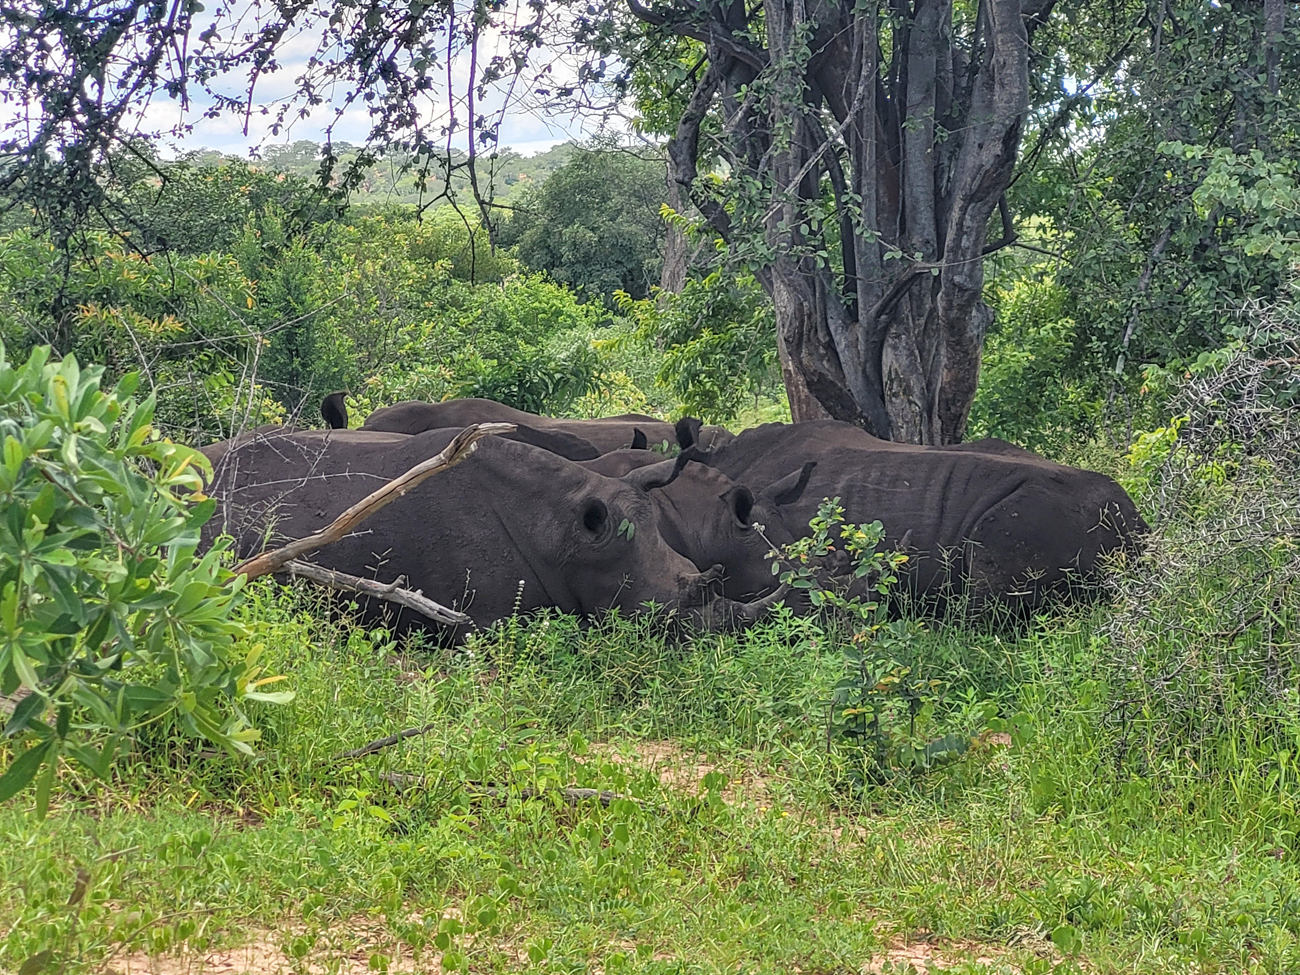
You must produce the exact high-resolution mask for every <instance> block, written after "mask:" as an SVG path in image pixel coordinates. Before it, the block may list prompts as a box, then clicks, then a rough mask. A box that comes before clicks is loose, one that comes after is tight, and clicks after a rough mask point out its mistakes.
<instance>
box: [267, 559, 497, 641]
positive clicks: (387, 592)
mask: <svg viewBox="0 0 1300 975" xmlns="http://www.w3.org/2000/svg"><path fill="white" fill-rule="evenodd" d="M280 571H281V572H287V573H288V574H289V575H292V576H299V577H301V578H303V579H310V580H311V581H312V582H318V583H320V584H321V585H323V586H329V587H330V588H331V589H339V590H342V591H343V592H355V593H360V594H361V595H363V596H373V597H375V598H376V599H384V600H387V601H388V602H390V603H397V604H398V605H399V606H405V607H406V608H407V609H412V610H415V612H417V613H420V614H421V615H422V616H427V617H429V619H431V620H434V621H435V622H438V623H446V624H448V625H449V626H464V625H465V624H467V623H472V622H473V620H472V619H471V618H470V617H469V616H466V615H465V614H464V613H461V612H459V611H457V610H454V609H448V608H447V607H446V606H444V605H442V604H441V603H435V602H434V601H433V600H432V599H430V598H429V597H427V596H425V595H424V593H422V592H420V591H419V590H418V589H403V588H402V585H401V584H402V583H403V582H404V581H405V577H404V576H398V577H397V579H395V580H394V581H393V582H387V583H385V582H376V581H375V580H373V579H363V578H362V577H361V576H354V575H349V574H348V573H346V572H339V571H338V570H337V569H327V568H325V567H324V566H319V565H313V564H312V563H310V562H301V561H298V560H297V559H294V560H293V561H290V562H286V563H285V564H284V565H283V566H282V567H281V569H280Z"/></svg>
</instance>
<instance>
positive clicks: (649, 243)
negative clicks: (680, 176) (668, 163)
mask: <svg viewBox="0 0 1300 975" xmlns="http://www.w3.org/2000/svg"><path fill="white" fill-rule="evenodd" d="M664 179H665V177H664V165H663V162H662V161H661V160H658V159H647V158H642V157H641V156H638V155H635V154H633V153H631V152H629V151H626V150H622V151H620V150H616V149H614V148H612V147H610V146H602V145H601V144H600V143H596V144H594V145H593V146H591V147H584V148H580V149H578V150H576V151H575V152H574V153H573V155H572V157H571V158H570V159H569V161H568V162H566V163H565V164H564V165H563V166H561V167H560V168H559V169H557V170H556V171H555V172H554V173H552V174H551V175H550V176H549V177H547V179H546V181H545V182H544V183H542V184H541V186H539V187H537V188H536V189H533V190H530V191H528V192H526V193H525V194H524V198H523V200H522V202H521V203H520V205H519V210H518V212H517V213H516V214H515V216H514V217H513V219H511V220H510V221H509V222H508V223H507V224H505V225H504V226H503V227H502V231H501V242H502V243H503V244H505V245H506V246H511V245H513V246H514V248H515V253H516V254H517V255H518V256H519V259H520V260H521V261H523V262H524V264H526V265H527V266H528V267H530V268H533V269H534V270H538V271H546V272H547V273H548V274H550V275H551V277H552V278H554V279H555V280H556V281H558V282H560V283H562V284H567V285H569V286H570V287H571V288H573V290H574V291H576V292H577V293H579V294H580V295H582V296H583V297H585V298H587V299H588V300H604V301H605V302H607V303H610V304H612V303H613V296H614V293H615V292H616V291H623V292H626V293H627V294H629V295H631V296H632V297H633V298H644V297H646V296H647V295H648V294H649V293H650V289H651V287H652V286H654V285H656V284H658V283H659V273H660V270H661V269H662V266H663V240H664V233H665V227H664V222H663V219H662V218H661V217H660V216H659V211H660V208H661V207H662V205H663V203H664V200H665V198H666V194H667V190H666V188H665V183H664Z"/></svg>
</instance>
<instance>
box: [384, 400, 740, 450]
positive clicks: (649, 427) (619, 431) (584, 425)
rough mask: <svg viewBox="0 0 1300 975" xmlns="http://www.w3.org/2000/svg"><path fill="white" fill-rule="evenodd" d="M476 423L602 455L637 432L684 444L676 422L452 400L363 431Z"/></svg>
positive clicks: (711, 441)
mask: <svg viewBox="0 0 1300 975" xmlns="http://www.w3.org/2000/svg"><path fill="white" fill-rule="evenodd" d="M471 423H518V424H522V425H524V426H529V427H532V428H533V429H535V430H553V431H560V432H564V433H569V434H572V435H574V436H577V437H581V438H583V439H584V440H588V441H590V442H591V443H592V444H594V445H595V447H596V449H597V450H598V451H599V452H600V453H602V454H604V453H608V452H609V451H611V450H619V449H621V448H623V447H627V446H629V445H631V443H632V442H633V439H634V437H635V436H636V431H637V430H640V431H641V432H642V433H643V434H644V435H645V437H646V439H647V440H648V441H649V444H650V446H654V445H656V444H660V443H665V442H666V443H669V444H674V443H678V436H677V434H678V431H677V429H676V428H674V426H673V425H672V424H671V423H665V422H664V421H662V420H656V419H655V418H654V417H652V416H645V415H644V414H641V413H625V414H623V415H622V416H610V417H602V418H600V419H596V420H566V419H556V418H553V417H548V416H536V415H534V414H532V413H525V412H524V411H523V410H516V409H515V408H514V407H510V406H505V405H504V404H502V403H497V402H494V401H492V400H487V399H451V400H446V401H445V402H442V403H420V402H417V401H415V400H408V401H407V402H404V403H398V404H397V405H396V406H389V407H385V408H384V409H380V410H375V412H373V413H371V414H370V416H368V417H367V418H366V422H365V423H364V424H362V426H361V429H363V430H378V431H387V432H390V433H410V434H415V433H423V432H425V431H426V430H437V429H439V428H443V427H466V426H469V424H471ZM730 437H731V433H730V431H728V430H726V429H724V428H723V427H704V428H703V429H702V430H701V431H700V434H699V441H700V444H699V445H700V446H702V447H705V448H706V449H707V448H709V447H713V446H719V445H721V444H722V443H723V442H724V441H725V440H726V439H729V438H730ZM680 446H683V447H686V446H690V444H680Z"/></svg>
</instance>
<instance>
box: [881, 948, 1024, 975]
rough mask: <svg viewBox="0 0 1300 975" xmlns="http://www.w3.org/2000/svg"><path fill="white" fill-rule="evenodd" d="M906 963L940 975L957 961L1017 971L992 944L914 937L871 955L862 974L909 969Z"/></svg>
mask: <svg viewBox="0 0 1300 975" xmlns="http://www.w3.org/2000/svg"><path fill="white" fill-rule="evenodd" d="M909 965H910V966H912V968H913V969H915V970H916V972H918V973H920V975H932V973H933V975H939V973H941V972H946V971H948V970H949V969H952V968H956V967H957V966H959V965H976V966H979V967H981V968H987V969H989V971H990V972H1006V973H1015V972H1019V971H1020V969H1019V967H1017V966H1016V965H1013V964H1011V963H1010V962H1009V961H1007V960H1006V958H1005V957H1003V956H1002V954H1001V953H1000V952H999V951H998V950H997V949H996V948H995V947H994V946H992V945H987V944H979V943H977V942H973V941H972V942H946V943H943V944H937V943H931V942H928V941H917V942H913V943H911V944H903V945H897V946H895V947H893V948H888V949H886V950H885V951H882V952H880V953H879V954H877V955H875V956H874V957H872V959H871V961H869V962H867V964H866V967H865V968H863V969H862V971H863V973H864V975H892V973H895V972H906V971H908V967H907V966H909Z"/></svg>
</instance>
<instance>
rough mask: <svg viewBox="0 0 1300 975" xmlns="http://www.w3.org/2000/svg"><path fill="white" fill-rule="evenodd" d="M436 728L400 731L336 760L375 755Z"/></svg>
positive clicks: (342, 755) (340, 754) (340, 756)
mask: <svg viewBox="0 0 1300 975" xmlns="http://www.w3.org/2000/svg"><path fill="white" fill-rule="evenodd" d="M436 727H438V725H437V724H426V725H421V726H420V727H418V728H407V729H406V730H405V731H399V732H398V733H397V734H395V735H389V736H388V737H387V738H376V739H375V740H374V741H371V742H367V743H366V744H364V745H362V746H361V747H360V748H354V749H352V750H351V751H349V752H340V753H339V754H338V755H335V756H334V760H335V761H340V760H342V759H345V758H361V757H362V756H364V755H373V754H374V753H375V752H379V751H383V750H384V749H385V748H389V747H391V746H393V745H396V744H397V743H398V742H399V741H405V740H406V739H407V738H414V737H416V736H417V735H427V734H428V733H429V732H430V731H432V730H433V729H434V728H436Z"/></svg>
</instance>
